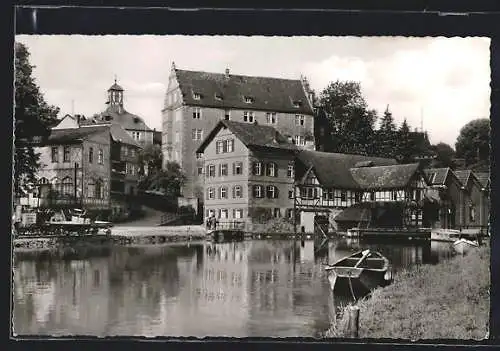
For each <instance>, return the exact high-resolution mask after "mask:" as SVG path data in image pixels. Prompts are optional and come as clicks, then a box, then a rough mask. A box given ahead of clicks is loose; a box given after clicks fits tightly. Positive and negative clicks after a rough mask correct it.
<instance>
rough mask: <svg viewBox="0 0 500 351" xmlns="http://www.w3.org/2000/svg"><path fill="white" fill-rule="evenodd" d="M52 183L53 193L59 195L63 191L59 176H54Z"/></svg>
mask: <svg viewBox="0 0 500 351" xmlns="http://www.w3.org/2000/svg"><path fill="white" fill-rule="evenodd" d="M50 184H51V193H52V194H53V195H54V196H56V197H57V196H58V195H59V194H60V192H61V181H60V180H59V178H57V177H55V178H52V180H51V181H50Z"/></svg>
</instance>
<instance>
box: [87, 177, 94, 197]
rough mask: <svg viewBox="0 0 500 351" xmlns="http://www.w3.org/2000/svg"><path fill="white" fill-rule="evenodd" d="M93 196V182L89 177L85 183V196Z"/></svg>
mask: <svg viewBox="0 0 500 351" xmlns="http://www.w3.org/2000/svg"><path fill="white" fill-rule="evenodd" d="M94 196H95V183H94V180H93V179H90V180H89V182H88V183H87V197H89V198H93V197H94Z"/></svg>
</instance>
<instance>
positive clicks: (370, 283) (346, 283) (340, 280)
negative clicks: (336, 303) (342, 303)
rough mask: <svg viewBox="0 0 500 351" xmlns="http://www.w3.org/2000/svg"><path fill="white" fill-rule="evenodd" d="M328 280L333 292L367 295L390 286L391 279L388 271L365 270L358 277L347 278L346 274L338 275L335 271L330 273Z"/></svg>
mask: <svg viewBox="0 0 500 351" xmlns="http://www.w3.org/2000/svg"><path fill="white" fill-rule="evenodd" d="M328 280H329V282H330V287H331V288H332V290H337V291H339V290H340V291H348V290H347V289H349V290H350V289H351V286H352V289H353V290H354V292H355V293H361V294H363V293H367V292H370V291H371V290H373V289H376V288H378V287H381V286H385V285H387V284H389V282H390V277H389V276H388V274H387V271H383V272H378V271H370V270H363V271H362V272H360V273H359V274H357V275H354V276H351V277H349V276H346V275H345V274H338V273H337V272H336V271H335V270H333V269H332V270H331V271H330V272H329V273H328Z"/></svg>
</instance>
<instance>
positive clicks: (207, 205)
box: [11, 34, 491, 341]
mask: <svg viewBox="0 0 500 351" xmlns="http://www.w3.org/2000/svg"><path fill="white" fill-rule="evenodd" d="M14 39H15V40H14V43H13V44H14V47H13V48H12V53H11V54H12V56H13V57H14V116H13V124H14V126H15V132H14V140H13V143H12V144H13V149H14V156H13V165H14V172H13V181H12V183H13V186H12V191H13V196H12V199H13V203H12V226H11V227H12V231H11V232H12V235H11V237H12V271H13V273H12V274H13V281H12V295H13V296H12V308H11V320H12V334H13V335H14V336H16V337H22V336H39V337H43V338H49V337H73V336H97V337H112V336H122V337H128V336H130V337H142V336H145V337H196V338H205V337H231V338H252V337H268V338H296V337H304V338H307V337H312V338H317V339H319V340H336V339H345V338H348V339H367V338H369V339H398V340H408V341H416V340H433V339H434V340H435V339H452V340H484V339H486V338H488V336H489V332H490V331H489V323H490V322H489V318H490V284H491V282H490V247H491V246H490V129H491V128H490V93H491V91H490V80H491V78H490V76H491V69H490V39H489V38H487V37H472V36H471V37H405V36H233V35H226V36H223V35H99V36H97V35H96V36H90V35H76V34H73V35H43V34H36V35H35V34H30V35H28V34H22V35H16V36H15V38H14Z"/></svg>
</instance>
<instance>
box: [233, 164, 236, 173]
mask: <svg viewBox="0 0 500 351" xmlns="http://www.w3.org/2000/svg"><path fill="white" fill-rule="evenodd" d="M235 174H236V164H235V163H234V162H233V175H235Z"/></svg>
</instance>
